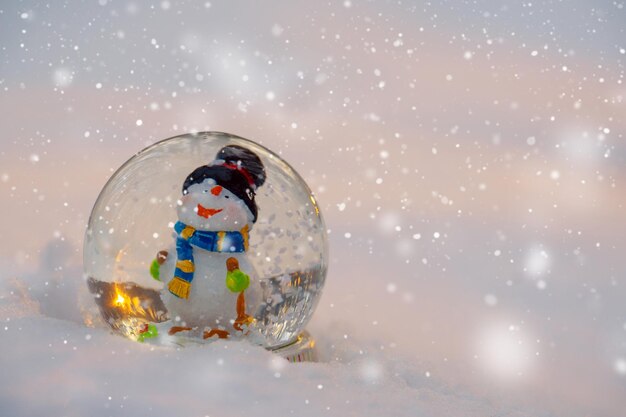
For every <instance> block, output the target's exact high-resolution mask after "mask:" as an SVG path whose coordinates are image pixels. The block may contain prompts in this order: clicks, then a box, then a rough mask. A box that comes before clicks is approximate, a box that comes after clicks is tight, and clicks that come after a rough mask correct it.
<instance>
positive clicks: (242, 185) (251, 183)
mask: <svg viewBox="0 0 626 417" xmlns="http://www.w3.org/2000/svg"><path fill="white" fill-rule="evenodd" d="M207 178H212V179H214V180H215V183H216V184H217V185H221V186H222V187H224V188H226V189H227V190H228V191H230V192H231V193H233V194H234V195H236V196H237V197H239V198H240V199H241V200H242V201H243V202H244V203H245V205H246V207H248V209H249V210H250V213H252V217H253V220H252V221H253V222H256V219H257V215H258V208H257V205H256V202H255V201H254V196H255V193H256V189H257V188H258V187H260V186H261V185H263V183H264V182H265V167H264V166H263V163H262V162H261V159H260V158H259V157H258V156H257V154H255V153H254V152H252V151H251V150H249V149H246V148H244V147H242V146H238V145H229V146H225V147H223V148H222V149H220V151H219V152H218V153H217V155H216V156H215V161H213V162H212V163H211V164H209V165H203V166H201V167H198V168H196V169H195V170H194V171H193V172H192V173H191V174H189V176H187V178H186V179H185V182H184V183H183V194H187V192H188V191H187V189H188V188H189V187H190V186H192V185H193V184H200V183H201V182H203V181H204V180H206V179H207Z"/></svg>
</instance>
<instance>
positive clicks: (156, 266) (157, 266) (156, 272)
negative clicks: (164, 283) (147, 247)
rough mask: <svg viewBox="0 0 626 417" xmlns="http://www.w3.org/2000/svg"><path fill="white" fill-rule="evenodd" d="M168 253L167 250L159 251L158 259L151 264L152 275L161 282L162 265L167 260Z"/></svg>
mask: <svg viewBox="0 0 626 417" xmlns="http://www.w3.org/2000/svg"><path fill="white" fill-rule="evenodd" d="M167 255H168V252H167V251H166V250H162V251H159V252H158V253H157V254H156V258H155V259H154V260H153V261H152V264H150V275H152V278H154V279H156V280H157V281H161V265H163V264H164V263H165V261H166V260H167Z"/></svg>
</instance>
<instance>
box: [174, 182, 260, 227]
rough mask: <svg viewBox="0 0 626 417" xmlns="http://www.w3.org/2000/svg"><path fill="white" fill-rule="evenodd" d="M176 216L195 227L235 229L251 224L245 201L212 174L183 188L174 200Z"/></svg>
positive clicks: (250, 225) (251, 218) (250, 215)
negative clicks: (179, 197)
mask: <svg viewBox="0 0 626 417" xmlns="http://www.w3.org/2000/svg"><path fill="white" fill-rule="evenodd" d="M177 211H178V219H179V220H180V221H181V222H183V223H185V224H186V225H188V226H192V227H193V228H195V229H197V230H207V231H239V230H241V229H242V228H243V227H244V226H246V225H248V228H251V227H252V220H253V217H252V213H251V212H250V210H249V209H248V207H247V206H246V205H245V203H244V202H243V201H242V200H241V199H240V198H239V197H237V196H236V195H234V194H233V193H231V192H230V191H228V190H227V189H226V188H224V187H222V186H219V185H217V184H216V183H215V180H214V179H212V178H207V179H206V180H204V181H203V182H201V183H199V184H193V185H191V186H190V187H189V188H187V194H185V195H183V196H182V198H181V199H180V201H179V203H178V209H177Z"/></svg>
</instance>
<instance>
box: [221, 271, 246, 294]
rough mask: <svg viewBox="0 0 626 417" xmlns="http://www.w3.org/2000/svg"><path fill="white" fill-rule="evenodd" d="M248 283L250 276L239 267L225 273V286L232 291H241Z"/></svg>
mask: <svg viewBox="0 0 626 417" xmlns="http://www.w3.org/2000/svg"><path fill="white" fill-rule="evenodd" d="M249 285H250V277H249V276H248V274H246V273H244V272H242V271H241V270H240V269H235V270H234V271H229V272H227V273H226V287H228V289H229V290H231V291H232V292H242V291H244V290H245V289H246V288H248V286H249Z"/></svg>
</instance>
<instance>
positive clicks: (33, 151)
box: [0, 0, 626, 416]
mask: <svg viewBox="0 0 626 417" xmlns="http://www.w3.org/2000/svg"><path fill="white" fill-rule="evenodd" d="M625 8H626V5H625V2H624V1H623V0H615V1H537V2H525V1H521V2H516V1H504V2H496V1H428V2H421V1H407V0H404V1H359V0H345V1H332V2H317V1H307V2H304V1H300V2H296V1H271V2H252V1H229V2H226V1H210V2H207V1H196V2H192V1H186V2H183V1H181V2H179V1H173V0H172V1H154V2H143V1H135V2H132V1H117V0H113V1H107V0H100V1H97V0H94V1H70V2H49V3H46V2H28V1H22V2H18V1H11V2H5V3H3V4H2V5H1V6H0V121H1V126H2V137H1V138H0V202H1V208H0V213H1V214H2V216H1V217H0V237H1V239H0V280H2V283H1V284H0V291H3V295H2V297H3V298H4V300H5V301H6V300H7V299H8V297H10V296H15V288H16V287H19V286H20V284H19V283H20V282H23V283H25V284H24V285H25V287H22V288H26V292H25V294H23V297H22V298H21V300H22V301H21V302H22V303H23V304H20V305H17V307H16V304H11V305H12V307H10V308H9V307H6V306H5V307H6V308H5V309H4V310H3V309H2V304H0V319H1V320H2V321H3V322H4V321H11V320H16V319H17V318H18V317H19V316H24V315H29V314H31V313H29V311H31V310H29V308H30V307H32V304H33V303H36V304H38V306H37V307H36V308H35V310H37V309H38V311H39V313H38V314H42V315H44V316H47V317H53V318H59V319H66V320H67V319H69V320H74V321H80V314H79V312H77V311H76V302H75V300H73V299H72V297H75V296H76V292H80V291H83V288H82V287H83V281H82V275H81V271H82V239H83V234H84V231H85V228H86V222H87V220H88V217H89V213H90V210H91V208H92V206H93V203H94V202H95V200H96V197H97V196H98V193H99V191H100V189H101V188H102V186H103V185H104V184H105V182H106V181H107V179H108V178H109V176H110V175H111V174H112V173H113V172H114V171H115V170H116V169H117V168H118V167H119V166H120V165H121V164H122V163H123V162H124V161H126V160H127V159H129V158H130V157H131V156H132V155H133V154H134V153H136V152H137V151H139V150H141V149H142V148H144V147H145V146H147V145H149V144H152V143H154V142H156V141H158V140H161V139H164V138H167V137H170V136H175V135H178V134H182V133H187V132H193V131H206V130H217V131H224V132H229V133H232V134H236V135H239V136H243V137H245V138H249V139H252V140H255V141H257V142H260V143H261V144H263V145H265V146H266V147H268V148H270V149H272V150H274V151H275V152H277V153H279V154H281V156H282V157H283V158H284V159H286V160H287V161H288V162H289V163H290V164H291V165H292V166H294V167H295V168H296V169H297V170H298V171H299V173H300V174H301V175H302V176H303V177H304V178H305V180H306V181H307V182H308V183H309V185H310V186H311V188H312V190H313V191H314V193H315V195H316V197H317V199H318V201H319V203H320V204H321V207H322V210H323V214H324V215H325V219H326V222H327V227H328V229H329V233H330V234H329V237H330V244H331V247H330V253H331V261H330V262H331V263H330V270H329V275H328V279H327V285H326V288H325V292H324V295H323V298H322V300H321V303H320V305H319V307H318V310H317V313H316V316H315V317H314V319H313V321H312V322H311V324H310V326H309V329H310V330H311V332H312V333H313V334H314V335H315V336H316V337H317V338H318V340H319V345H320V349H321V353H322V356H323V359H324V361H325V362H331V363H335V365H336V366H350V365H349V364H350V363H351V360H352V358H353V356H351V355H354V356H358V353H357V352H359V350H366V351H368V352H371V355H373V356H372V357H373V358H374V357H376V358H379V359H377V360H376V361H375V362H372V363H373V364H375V365H372V366H374V367H373V368H372V369H374V370H375V371H376V370H380V369H387V368H386V366H387V364H388V363H390V362H388V361H389V360H391V359H392V358H393V360H400V361H402V362H403V363H406V364H408V365H407V366H411V367H413V368H415V369H417V371H416V372H417V373H418V374H419V375H420V376H423V381H422V380H420V382H419V384H418V385H420V386H429V387H432V386H445V387H446V389H447V390H452V391H456V390H458V391H459V392H463V393H466V394H463V395H467V396H470V397H472V398H473V397H475V398H481V399H486V401H487V402H488V403H489V404H493V407H494V410H495V409H498V410H501V413H500V414H497V415H509V414H507V410H511V409H513V408H515V409H519V410H525V411H527V412H529V415H557V416H579V415H580V416H583V415H584V416H620V415H624V410H626V287H625V285H626V283H625V282H624V280H625V278H626V276H625V275H626V259H625V256H624V255H625V253H626V221H625V220H624V218H625V214H626V211H625V204H626V193H625V191H624V187H625V181H626V144H625V143H624V139H625V138H624V135H625V134H626V102H625V100H626V85H625V79H624V65H625V63H626V33H625V30H624V28H625V27H626V10H625ZM9 283H10V284H9ZM73 283H78V284H73ZM64 288H65V289H64ZM69 288H76V291H73V290H70V289H69ZM29 292H30V294H29ZM0 300H1V299H0ZM5 304H6V303H5ZM29 306H30V307H29ZM22 307H23V308H22ZM33 314H34V313H33ZM3 337H5V336H2V329H1V327H0V338H3ZM129 343H130V342H129ZM6 345H7V346H8V345H9V344H8V343H7V344H6ZM22 348H23V346H19V345H18V346H14V347H13V348H12V349H13V350H9V353H8V356H7V353H4V354H3V355H4V356H5V358H3V360H10V359H9V358H10V357H11V352H13V353H15V352H17V351H18V350H20V349H22ZM36 354H37V353H36V352H34V353H33V355H36ZM361 354H362V352H361ZM372 360H374V359H372ZM24 366H28V365H24ZM376 372H378V371H376ZM376 372H374V374H376ZM370 374H371V373H370ZM0 381H3V383H2V386H3V387H4V386H5V385H6V384H8V383H9V382H8V380H3V378H2V377H0ZM428 381H430V382H428ZM22 382H24V383H26V382H25V381H22ZM429 384H433V385H429ZM3 389H4V388H0V390H3ZM418 391H419V390H418ZM418 391H416V392H415V393H413V394H411V395H416V396H418V395H419V394H418ZM375 400H376V398H375V397H374V401H375ZM24 401H25V400H24ZM381 401H382V400H381ZM400 401H402V400H401V399H400ZM1 407H2V406H1V405H0V408H1ZM529 410H535V411H532V412H531V411H529ZM409 411H410V410H409ZM407 415H409V414H407ZM416 415H417V411H416ZM439 415H444V414H443V413H440V414H439ZM456 415H459V414H456ZM493 415H496V413H494V414H493Z"/></svg>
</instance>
